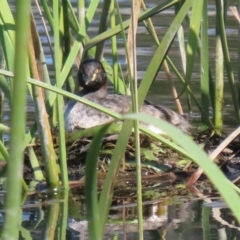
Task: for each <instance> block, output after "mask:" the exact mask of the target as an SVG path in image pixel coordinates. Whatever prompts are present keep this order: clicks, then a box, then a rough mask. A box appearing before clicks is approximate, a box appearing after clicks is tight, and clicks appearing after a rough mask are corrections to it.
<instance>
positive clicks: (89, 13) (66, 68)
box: [59, 0, 99, 85]
mask: <svg viewBox="0 0 240 240" xmlns="http://www.w3.org/2000/svg"><path fill="white" fill-rule="evenodd" d="M98 3H99V0H95V1H91V2H90V5H89V7H88V10H87V13H86V17H85V24H82V25H81V26H80V29H79V32H78V35H77V39H76V40H75V41H74V43H73V46H72V49H71V52H70V54H69V56H68V58H67V60H66V62H65V64H64V66H63V68H62V71H61V74H60V76H59V77H60V78H59V81H60V83H61V85H62V84H63V82H64V81H65V79H66V77H67V75H68V73H69V71H70V69H71V68H72V64H73V62H74V60H75V58H76V56H77V54H78V51H79V49H80V46H81V43H82V41H83V39H84V37H85V36H86V32H87V29H88V26H89V24H90V23H91V21H92V19H93V16H94V14H95V12H96V10H97V6H98Z"/></svg>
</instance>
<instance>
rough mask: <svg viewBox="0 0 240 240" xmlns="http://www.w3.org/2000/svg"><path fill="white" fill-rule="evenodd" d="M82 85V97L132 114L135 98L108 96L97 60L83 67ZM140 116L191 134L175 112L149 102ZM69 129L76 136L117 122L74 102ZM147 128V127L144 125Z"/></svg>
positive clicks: (66, 115) (67, 118) (68, 109)
mask: <svg viewBox="0 0 240 240" xmlns="http://www.w3.org/2000/svg"><path fill="white" fill-rule="evenodd" d="M78 81H79V85H80V86H81V87H82V88H83V89H82V90H81V91H80V92H79V93H78V95H79V96H81V97H84V98H86V99H88V100H90V101H92V102H95V103H97V104H99V105H101V106H104V107H106V108H109V109H111V110H113V111H115V112H117V113H119V114H125V113H127V112H128V111H129V108H130V105H131V97H130V96H125V95H120V94H108V92H107V75H106V72H105V70H104V68H103V66H102V63H101V62H99V61H98V60H96V59H88V60H85V61H83V62H82V63H81V65H80V67H79V71H78ZM140 112H142V113H146V114H149V115H152V116H155V117H156V118H161V119H163V120H165V121H167V122H169V123H171V124H173V125H174V126H176V127H178V128H179V129H181V130H182V131H183V132H185V133H187V132H188V128H189V123H188V121H187V120H186V119H185V118H184V117H183V116H181V115H179V114H178V113H176V112H174V111H172V110H171V109H168V108H165V107H162V106H159V105H153V104H151V103H149V102H147V101H145V102H144V103H143V105H142V107H141V109H140ZM64 120H65V129H66V131H67V132H72V131H74V130H77V129H86V128H90V127H93V126H97V125H101V124H104V123H108V122H111V121H113V120H114V119H113V118H112V117H111V116H109V115H107V114H105V113H102V112H100V111H98V110H96V109H94V108H92V107H89V106H87V105H85V104H83V103H81V102H77V101H74V100H70V101H69V102H68V103H67V105H66V107H65V112H64ZM144 125H145V124H144ZM147 127H148V128H149V129H150V130H152V131H153V132H155V133H157V134H162V133H163V131H162V130H160V129H158V128H156V127H154V126H150V125H147Z"/></svg>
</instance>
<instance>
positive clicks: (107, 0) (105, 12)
mask: <svg viewBox="0 0 240 240" xmlns="http://www.w3.org/2000/svg"><path fill="white" fill-rule="evenodd" d="M111 2H113V1H111V0H104V2H103V6H102V14H101V19H100V23H99V30H98V35H99V34H101V33H102V32H104V31H106V29H107V22H108V17H109V9H110V4H111ZM103 47H104V41H103V42H101V43H99V44H98V45H97V48H96V53H95V58H96V59H99V60H101V59H102V57H103V56H102V55H103Z"/></svg>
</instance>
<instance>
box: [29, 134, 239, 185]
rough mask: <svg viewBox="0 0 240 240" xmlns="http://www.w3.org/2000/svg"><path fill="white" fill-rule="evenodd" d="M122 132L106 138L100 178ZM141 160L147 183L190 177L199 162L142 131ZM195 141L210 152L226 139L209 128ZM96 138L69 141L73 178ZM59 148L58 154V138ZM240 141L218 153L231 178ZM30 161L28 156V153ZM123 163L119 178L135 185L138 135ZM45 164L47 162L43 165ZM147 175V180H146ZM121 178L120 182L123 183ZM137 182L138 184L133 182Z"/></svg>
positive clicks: (235, 170) (81, 170)
mask: <svg viewBox="0 0 240 240" xmlns="http://www.w3.org/2000/svg"><path fill="white" fill-rule="evenodd" d="M117 138H118V135H116V134H115V135H108V136H106V137H105V138H104V139H103V141H102V146H101V151H100V154H99V159H98V165H97V168H98V172H99V179H100V180H99V181H100V182H101V179H102V180H103V179H104V177H105V173H106V172H107V169H108V166H109V162H110V160H111V156H112V153H113V150H114V148H115V145H116V141H117ZM140 139H141V140H140V144H141V162H142V176H143V182H145V183H146V184H147V185H148V184H149V182H155V181H157V182H159V176H161V177H162V178H163V179H168V180H167V181H170V182H173V181H175V180H176V179H186V178H187V177H189V175H191V174H192V173H193V172H194V171H195V170H196V168H197V165H196V164H195V163H193V162H191V161H189V159H187V158H186V157H184V156H182V155H181V154H179V153H178V152H176V151H174V150H172V149H170V148H169V147H167V146H166V145H164V144H162V143H160V142H157V141H155V140H153V139H151V138H149V137H148V136H146V135H143V134H141V136H140ZM193 139H194V141H195V142H196V143H197V144H199V145H200V146H202V147H203V148H204V150H205V151H206V152H207V153H210V152H211V151H213V150H214V149H215V148H216V147H217V146H218V145H219V144H220V143H221V142H222V141H223V138H222V137H219V136H216V135H213V134H212V133H211V132H210V131H209V130H208V131H205V132H201V133H198V134H196V135H195V136H193ZM91 141H92V138H82V139H79V140H77V141H74V142H72V143H68V144H67V146H66V147H67V164H68V173H69V177H70V179H71V180H77V179H80V178H81V177H82V176H84V168H85V159H86V155H87V152H88V150H89V147H90V144H91ZM54 143H55V151H56V153H57V154H58V152H59V144H58V138H57V137H55V138H54ZM239 149H240V144H239V142H236V141H234V142H231V143H230V144H229V145H228V147H227V148H225V149H224V151H223V152H222V153H221V154H220V155H219V156H218V158H217V160H216V163H217V164H218V165H219V166H220V167H221V168H222V169H223V171H224V172H225V173H226V175H227V177H229V178H230V179H235V178H236V177H237V176H239V174H240V158H239ZM34 150H35V153H36V155H37V157H38V159H39V160H40V162H42V161H41V146H40V144H37V145H36V146H35V147H34ZM26 162H29V161H28V155H26ZM122 162H123V164H122V167H121V169H120V172H119V179H122V180H123V181H124V182H126V181H128V182H129V183H131V185H134V184H135V169H136V166H135V145H134V137H133V136H131V137H130V139H129V142H128V144H127V148H126V151H125V156H124V159H123V160H122ZM42 166H43V164H42ZM144 178H145V181H144ZM120 182H121V181H118V183H119V184H120V185H121V183H120ZM133 182H134V183H133Z"/></svg>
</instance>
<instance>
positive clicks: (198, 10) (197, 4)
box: [186, 1, 203, 84]
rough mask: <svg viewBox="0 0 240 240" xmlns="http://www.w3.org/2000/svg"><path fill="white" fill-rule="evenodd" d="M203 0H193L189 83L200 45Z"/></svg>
mask: <svg viewBox="0 0 240 240" xmlns="http://www.w3.org/2000/svg"><path fill="white" fill-rule="evenodd" d="M202 8H203V2H202V1H193V6H192V13H191V19H190V26H189V28H190V29H189V34H188V42H187V65H186V83H187V84H189V82H190V80H191V75H192V71H193V64H194V62H195V61H194V59H195V54H196V51H197V45H198V36H199V32H200V26H201V20H202Z"/></svg>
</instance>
